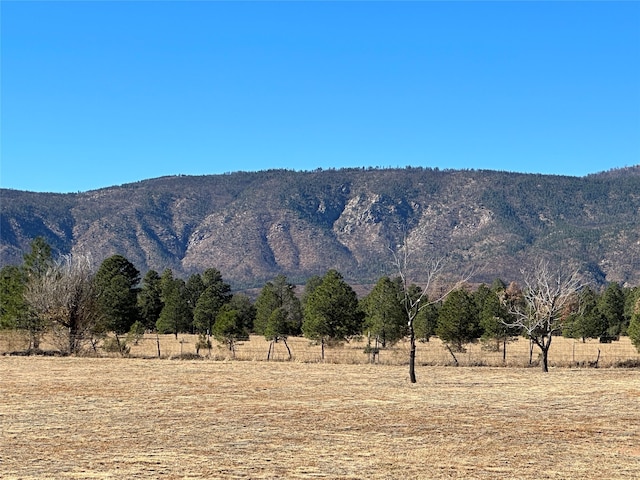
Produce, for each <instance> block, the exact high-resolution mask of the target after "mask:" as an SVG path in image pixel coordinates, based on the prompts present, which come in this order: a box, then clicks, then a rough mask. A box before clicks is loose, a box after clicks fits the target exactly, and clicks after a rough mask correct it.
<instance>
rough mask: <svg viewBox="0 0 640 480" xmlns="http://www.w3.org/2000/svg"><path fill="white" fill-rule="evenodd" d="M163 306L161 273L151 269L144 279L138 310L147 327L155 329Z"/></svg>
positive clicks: (139, 294)
mask: <svg viewBox="0 0 640 480" xmlns="http://www.w3.org/2000/svg"><path fill="white" fill-rule="evenodd" d="M162 307H163V303H162V285H161V280H160V275H159V274H158V272H156V271H155V270H149V271H148V272H147V273H146V275H145V276H144V278H143V279H142V288H141V289H140V292H139V293H138V310H139V312H140V318H141V321H142V324H143V325H144V327H145V328H146V329H149V330H155V328H156V322H157V321H158V318H159V317H160V312H162Z"/></svg>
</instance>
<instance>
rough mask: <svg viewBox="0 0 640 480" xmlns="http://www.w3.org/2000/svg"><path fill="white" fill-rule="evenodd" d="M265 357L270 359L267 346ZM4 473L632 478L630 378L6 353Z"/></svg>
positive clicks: (637, 454)
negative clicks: (411, 373)
mask: <svg viewBox="0 0 640 480" xmlns="http://www.w3.org/2000/svg"><path fill="white" fill-rule="evenodd" d="M265 354H266V351H265ZM0 372H1V376H0V392H1V393H0V426H1V427H0V428H1V432H0V477H1V478H3V479H18V478H20V479H36V478H37V479H41V478H61V479H65V478H87V479H89V478H127V479H131V478H167V479H178V478H187V479H188V478H367V477H368V478H434V479H439V478H477V479H489V478H490V479H496V478H520V479H541V478H558V479H560V478H562V479H567V478H581V479H603V478H607V479H616V478H618V479H623V478H629V479H631V478H640V415H639V413H638V403H639V401H640V378H639V374H638V371H637V370H620V369H598V370H595V369H555V370H553V371H552V372H551V373H549V374H546V375H545V374H542V373H541V372H539V371H538V370H537V369H523V368H474V367H470V368H459V369H456V368H443V367H423V366H421V367H418V369H417V374H418V383H417V384H411V383H409V381H408V378H407V377H408V376H407V372H406V368H405V366H393V365H344V364H343V365H338V364H319V363H301V362H270V363H267V362H253V361H243V362H228V361H219V362H212V361H166V360H156V359H151V360H144V359H119V358H44V357H30V358H25V357H0Z"/></svg>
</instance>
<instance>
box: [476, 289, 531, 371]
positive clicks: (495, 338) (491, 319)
mask: <svg viewBox="0 0 640 480" xmlns="http://www.w3.org/2000/svg"><path fill="white" fill-rule="evenodd" d="M494 288H498V289H499V290H494ZM480 290H481V289H480V288H479V289H478V290H477V291H476V293H478V291H480ZM505 295H506V293H505V288H504V283H502V282H500V283H497V282H494V283H493V284H492V288H491V289H487V291H481V293H480V295H479V298H476V305H477V308H478V320H479V326H480V329H481V331H482V337H481V338H482V340H483V341H484V342H486V343H487V344H491V343H493V342H495V351H499V350H500V348H502V361H503V362H504V361H506V359H507V343H508V342H510V341H513V340H515V339H516V338H517V336H518V335H519V334H520V329H519V328H516V327H510V326H508V325H509V324H511V323H513V321H514V319H513V316H512V315H511V314H510V313H509V309H508V307H507V306H506V305H505V302H503V301H502V299H503V298H504V297H505Z"/></svg>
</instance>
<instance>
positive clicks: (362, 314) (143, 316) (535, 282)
mask: <svg viewBox="0 0 640 480" xmlns="http://www.w3.org/2000/svg"><path fill="white" fill-rule="evenodd" d="M401 258H402V257H399V256H396V260H398V261H397V267H398V275H397V276H395V277H391V276H383V277H381V278H380V279H379V280H378V282H377V283H376V284H375V286H374V287H373V289H372V290H371V291H370V292H369V293H368V294H367V295H366V296H364V297H363V298H360V299H359V298H358V297H357V295H356V293H355V291H354V290H353V288H352V287H351V286H350V285H349V284H348V283H347V282H346V281H345V280H344V278H343V277H342V275H341V274H340V273H339V272H338V271H337V270H329V271H328V272H326V273H325V274H324V275H323V276H314V277H311V278H310V279H308V281H307V282H306V284H305V285H304V288H303V291H302V292H300V293H298V292H297V291H296V290H297V288H298V287H297V286H295V285H293V284H292V283H290V282H289V281H288V280H287V278H286V277H285V276H283V275H279V276H277V277H276V278H274V279H273V280H272V281H269V282H267V283H266V284H265V285H264V286H263V288H262V289H261V291H260V293H259V295H258V296H257V298H256V299H255V301H252V300H251V299H250V297H248V296H247V295H245V294H242V293H232V291H231V286H230V285H229V284H228V283H226V282H225V281H224V279H223V277H222V274H221V272H220V271H219V270H217V269H215V268H209V269H206V270H204V271H203V272H202V273H195V274H193V275H191V276H190V277H188V278H187V279H186V280H184V279H181V278H178V277H175V276H174V274H173V272H172V271H171V270H170V269H166V270H164V271H163V272H156V271H154V270H149V271H148V272H147V273H146V274H145V275H144V277H141V274H140V272H139V271H138V269H137V268H136V267H135V266H134V265H133V264H132V263H131V262H130V261H129V260H127V259H126V258H125V257H123V256H121V255H113V256H111V257H109V258H107V259H105V260H104V261H103V262H102V263H101V264H100V265H99V266H98V267H97V268H94V265H93V262H92V261H91V257H90V256H89V255H87V254H75V253H74V254H70V255H66V256H62V257H60V258H58V259H54V258H53V255H52V250H51V247H50V246H49V245H48V244H47V243H46V242H45V241H44V240H43V239H42V238H36V239H35V240H34V241H33V242H32V243H31V250H30V251H29V252H28V253H26V254H25V255H24V261H23V264H22V265H20V266H5V267H3V268H2V270H1V272H0V273H1V275H0V328H2V329H18V330H22V331H24V332H26V333H27V334H28V337H29V349H30V350H33V351H37V350H39V348H40V342H41V339H42V337H43V336H44V335H45V334H50V335H51V338H53V339H54V342H55V344H56V346H57V347H58V348H59V350H60V351H61V352H64V353H67V354H78V353H80V352H81V351H82V350H83V349H87V348H88V349H94V350H96V349H97V348H98V346H101V347H102V348H105V349H108V350H112V351H119V352H121V353H127V352H128V348H129V346H128V345H127V343H128V342H129V343H130V342H132V341H136V340H137V339H139V338H140V337H141V336H142V335H143V334H144V333H145V332H155V333H156V334H173V335H175V336H176V337H177V336H178V334H180V333H191V334H197V335H198V342H197V346H196V348H197V350H198V353H199V351H200V349H210V348H211V341H212V339H213V340H215V341H217V342H219V343H220V344H224V345H226V346H227V348H228V349H229V350H230V352H231V353H232V355H233V354H234V353H235V347H236V345H237V344H238V342H241V341H246V340H248V339H249V335H250V334H252V333H253V334H257V335H261V336H264V337H265V339H267V340H268V341H269V350H268V352H265V353H266V358H267V359H269V358H271V355H272V352H273V348H274V346H275V344H276V343H278V342H282V343H283V344H284V345H285V347H286V348H287V351H288V352H289V358H291V356H292V355H291V351H290V349H289V346H288V344H287V339H288V337H290V336H304V337H306V338H308V339H310V341H312V342H315V343H317V344H318V345H320V346H321V356H322V358H324V354H325V348H326V347H330V346H333V345H336V344H340V343H343V342H347V341H349V340H350V339H352V338H355V337H359V338H361V337H363V336H365V337H366V338H367V347H366V351H367V352H368V353H369V354H370V356H371V358H372V359H374V360H375V358H376V356H377V355H378V354H379V353H380V351H381V350H383V349H385V348H388V347H390V346H392V345H394V344H395V343H397V342H399V341H401V340H403V339H405V338H407V337H409V338H410V340H411V342H412V355H413V357H412V358H410V367H411V370H410V373H411V376H412V381H415V374H414V373H413V364H412V361H413V360H414V359H415V341H418V342H428V341H429V340H430V339H431V338H432V337H434V336H436V337H438V338H439V339H440V340H442V342H443V344H444V345H445V347H446V348H447V350H448V351H449V353H450V354H451V356H452V358H453V360H454V362H456V363H457V358H456V354H457V353H459V352H464V351H465V348H466V345H468V344H469V343H471V342H477V341H481V342H483V344H484V346H485V347H486V348H487V349H491V350H494V351H501V352H502V355H503V359H506V352H507V348H508V344H509V342H511V341H513V340H516V339H517V338H518V337H519V336H525V337H526V338H528V339H529V340H530V344H531V350H530V352H531V356H532V355H533V349H534V346H537V347H538V348H539V350H540V353H541V364H542V368H543V370H545V371H546V370H547V369H548V365H547V363H548V362H547V358H548V351H549V348H550V345H551V342H552V339H553V337H554V336H557V335H563V336H566V337H571V338H578V339H582V340H583V341H586V339H591V338H597V339H599V340H600V341H601V342H611V341H615V340H617V339H618V338H619V337H620V336H621V335H628V336H629V337H631V340H632V342H633V343H634V345H635V346H636V348H638V349H639V351H640V287H635V288H626V287H625V288H623V287H621V286H620V285H619V284H617V283H615V282H612V283H609V284H608V285H607V286H606V288H604V289H602V290H596V289H594V288H593V287H591V286H588V285H583V284H582V283H581V282H580V277H579V275H577V272H563V271H562V270H558V269H553V268H552V266H551V264H550V263H549V262H544V261H541V262H539V263H537V264H535V265H533V267H532V268H531V270H530V271H529V272H528V274H526V275H525V276H524V284H523V286H519V285H518V284H516V283H515V282H512V283H510V284H506V283H505V282H503V281H502V280H500V279H497V280H495V281H494V282H493V283H492V284H491V285H486V284H481V285H479V286H476V287H475V288H471V286H470V284H468V283H466V282H461V283H458V284H455V285H454V286H453V287H452V288H450V289H448V290H447V289H445V291H444V293H443V292H442V291H441V292H440V293H439V294H434V293H433V292H431V291H430V290H429V287H430V286H431V285H430V282H427V285H424V284H423V285H421V286H419V285H417V284H415V283H410V282H409V281H408V279H407V277H406V271H407V269H406V265H405V264H403V263H402V262H401V261H399V259H401ZM434 265H435V266H436V268H434V269H432V270H431V271H432V272H433V273H434V274H437V273H438V271H439V270H438V264H437V263H436V264H434ZM429 280H431V278H430V279H429ZM108 333H112V334H114V335H113V336H108V335H107V334H108ZM159 348H160V344H159V342H158V349H159ZM159 353H160V352H159Z"/></svg>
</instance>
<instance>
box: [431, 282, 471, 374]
mask: <svg viewBox="0 0 640 480" xmlns="http://www.w3.org/2000/svg"><path fill="white" fill-rule="evenodd" d="M436 335H437V336H438V337H439V338H440V340H442V342H444V344H445V345H446V347H447V349H448V350H449V352H450V353H451V355H452V356H453V358H454V361H455V362H456V364H457V363H458V361H457V359H456V357H455V355H454V353H453V352H464V351H465V348H464V345H465V344H466V343H470V342H472V341H474V340H476V339H478V337H479V336H480V328H479V324H478V310H477V307H476V305H475V303H474V301H473V297H472V296H471V295H470V294H469V293H467V292H466V291H465V290H463V289H459V290H454V291H453V292H451V293H450V294H449V296H447V298H446V299H445V301H444V302H443V304H442V307H441V308H440V311H439V312H438V325H437V326H436Z"/></svg>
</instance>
